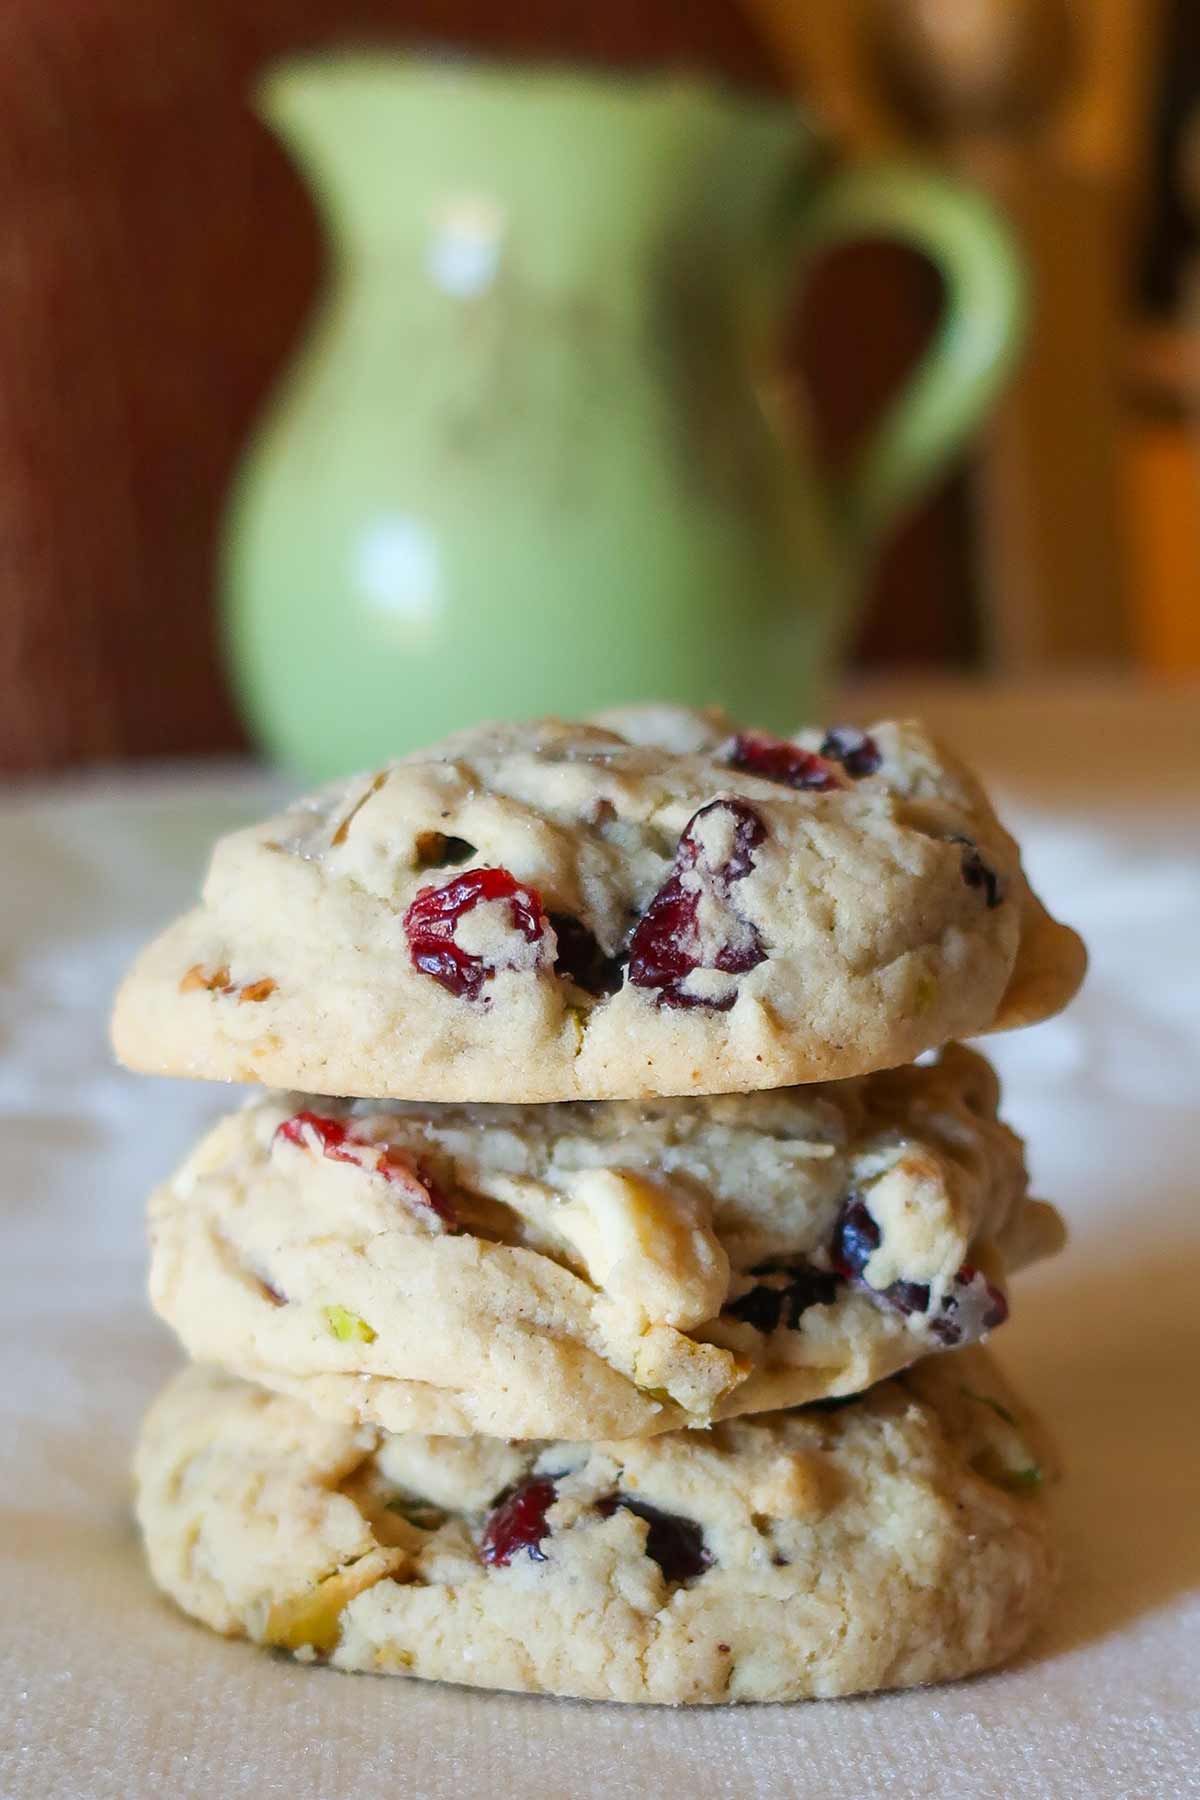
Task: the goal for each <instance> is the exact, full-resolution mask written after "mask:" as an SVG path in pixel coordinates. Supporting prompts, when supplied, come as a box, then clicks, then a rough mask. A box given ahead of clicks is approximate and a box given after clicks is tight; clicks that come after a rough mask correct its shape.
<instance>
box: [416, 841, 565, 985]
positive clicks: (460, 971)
mask: <svg viewBox="0 0 1200 1800" xmlns="http://www.w3.org/2000/svg"><path fill="white" fill-rule="evenodd" d="M485 900H506V901H507V902H508V908H509V914H510V917H511V919H512V924H513V929H514V930H515V931H519V932H520V933H521V936H522V937H523V938H524V939H525V942H526V943H527V944H536V943H538V942H539V941H540V939H541V937H542V934H543V932H544V931H545V928H546V916H545V913H544V912H543V911H542V902H541V897H540V895H539V894H538V893H537V891H536V889H534V888H531V887H525V886H522V884H521V883H520V882H519V881H517V879H516V877H515V876H513V875H510V874H509V872H508V870H507V869H469V870H468V871H467V873H466V874H465V875H459V876H457V877H456V879H455V880H453V881H448V882H447V883H446V884H445V886H444V887H427V888H422V889H421V891H420V893H419V894H418V895H417V896H416V899H415V900H414V901H413V902H412V904H411V906H410V907H409V909H408V911H407V912H406V913H405V915H404V930H405V933H406V935H407V937H408V944H409V951H410V954H411V956H412V961H413V967H414V968H415V969H419V970H420V971H421V973H422V974H423V975H432V977H433V979H434V980H435V981H436V982H439V983H440V985H441V986H442V987H444V988H447V989H448V990H449V992H450V993H452V994H457V995H459V996H461V997H463V998H465V999H467V1000H477V999H478V998H479V994H480V991H481V989H482V987H483V984H484V982H485V981H490V980H491V978H492V976H493V975H494V974H495V973H496V967H497V965H495V964H488V963H486V962H485V961H484V960H483V958H482V956H475V955H472V954H471V952H470V951H467V950H463V949H460V947H459V946H458V944H456V943H455V941H454V933H455V929H456V928H457V925H458V921H459V920H460V919H461V918H462V916H463V914H464V913H469V912H471V911H472V910H473V908H475V907H476V906H478V905H479V904H480V902H481V901H485Z"/></svg>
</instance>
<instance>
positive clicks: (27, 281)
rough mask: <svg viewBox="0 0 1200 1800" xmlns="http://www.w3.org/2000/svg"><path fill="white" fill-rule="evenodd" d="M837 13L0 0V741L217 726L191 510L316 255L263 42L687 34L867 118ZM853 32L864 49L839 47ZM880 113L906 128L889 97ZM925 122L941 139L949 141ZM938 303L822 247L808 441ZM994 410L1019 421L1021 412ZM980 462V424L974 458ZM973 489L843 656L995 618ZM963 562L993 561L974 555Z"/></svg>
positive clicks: (425, 0) (704, 53)
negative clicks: (267, 107)
mask: <svg viewBox="0 0 1200 1800" xmlns="http://www.w3.org/2000/svg"><path fill="white" fill-rule="evenodd" d="M1146 3H1147V4H1149V0H1146ZM847 4H848V0H847ZM1141 4H1142V0H1138V5H1139V6H1140V5H1141ZM986 10H987V9H986V8H985V11H986ZM860 11H861V9H860ZM797 21H800V23H801V25H803V24H804V21H807V22H808V24H809V25H810V26H811V25H813V24H814V22H816V23H817V24H819V25H821V26H822V27H823V28H824V35H823V37H822V33H821V31H818V32H817V33H816V36H815V37H814V36H813V34H812V32H811V31H806V30H805V29H794V27H795V26H796V22H797ZM860 26H861V17H860V14H859V13H852V12H849V11H847V8H846V5H844V4H843V0H829V5H828V6H827V7H825V8H822V7H816V8H814V7H808V8H804V9H800V8H798V7H796V6H794V5H793V4H792V3H791V0H787V3H786V4H785V3H784V0H778V4H774V3H773V0H753V3H751V0H747V4H746V5H745V7H743V8H739V7H737V6H735V5H733V4H731V3H729V0H608V3H607V4H606V5H605V6H604V7H603V8H592V9H588V8H581V7H578V6H574V5H571V4H568V0H558V3H555V0H529V3H527V4H526V5H525V6H524V7H523V8H521V9H519V10H518V9H501V8H499V7H498V6H496V5H495V4H494V0H257V3H256V4H255V5H254V6H253V7H247V6H246V5H245V4H244V0H194V3H193V4H192V5H190V6H187V7H181V6H178V5H175V4H172V3H171V0H54V4H53V5H49V4H47V3H46V0H7V4H6V6H5V7H4V8H3V9H0V596H2V598H0V625H2V629H0V770H10V771H12V770H22V769H35V768H51V767H59V766H63V765H66V764H70V763H74V762H80V761H88V760H95V759H108V758H117V757H123V756H130V755H148V754H156V753H187V752H191V751H195V750H205V749H212V748H220V747H224V746H229V745H233V744H237V743H238V742H240V741H241V740H240V734H239V728H238V725H237V723H236V721H235V719H234V717H233V715H232V712H231V710H230V707H229V704H228V701H227V699H226V697H225V694H224V690H223V686H222V682H221V677H220V672H219V668H218V662H217V655H216V649H215V643H214V624H213V607H212V580H213V550H214V542H215V532H216V526H217V521H218V517H219V510H220V503H221V497H222V494H223V491H224V488H225V484H226V481H227V479H228V476H229V473H230V470H231V468H232V466H233V464H234V462H235V461H236V457H237V453H238V449H239V446H240V444H241V442H242V440H243V437H244V434H245V432H246V430H247V427H248V425H249V422H250V420H251V419H252V417H253V415H254V413H255V410H256V409H257V407H258V405H259V404H260V402H261V400H262V398H263V395H264V392H265V390H266V388H267V386H268V384H269V382H270V380H271V377H272V375H273V373H274V372H275V371H276V369H277V368H278V367H279V366H280V365H281V364H282V362H283V361H284V360H285V359H286V356H287V353H288V350H289V347H290V345H291V342H292V339H293V336H294V334H295V332H296V329H297V327H298V325H299V322H300V320H301V319H302V318H303V316H304V313H305V311H306V309H307V307H308V305H309V303H310V300H311V297H312V293H313V290H314V283H315V281H316V279H317V277H318V272H319V264H320V249H319V244H318V241H317V237H316V233H315V230H314V225H313V221H312V217H311V215H310V212H309V208H308V205H307V202H306V200H305V198H304V195H303V192H302V190H301V188H300V186H299V183H298V182H297V180H296V178H295V177H294V175H293V173H292V171H291V169H290V167H289V166H288V165H287V163H286V162H285V160H284V158H283V156H282V153H281V152H279V151H278V150H277V149H276V148H275V147H274V145H273V144H272V142H271V141H270V140H269V139H268V137H267V136H266V134H265V133H264V132H262V131H261V130H260V129H259V127H258V126H257V125H256V124H255V122H254V121H253V120H252V118H251V117H250V115H249V113H248V112H247V110H246V108H245V104H244V96H245V94H246V92H247V90H248V88H249V86H250V84H251V82H252V80H253V77H254V75H255V73H256V71H257V70H258V69H259V68H261V67H262V66H263V65H264V64H265V63H267V62H268V61H269V60H270V59H271V58H273V57H274V56H276V55H277V54H279V53H281V52H283V51H285V50H290V49H294V48H298V47H302V46H312V45H319V44H322V43H328V42H334V41H344V40H345V39H347V38H366V39H371V40H376V41H378V40H381V39H382V40H384V41H399V42H405V43H409V42H413V41H425V42H432V43H454V44H461V45H466V46H473V47H479V48H483V49H502V50H504V51H506V52H508V53H510V54H517V55H537V56H543V57H544V56H558V57H563V56H572V57H583V58H587V59H589V60H593V61H596V62H601V63H610V64H616V65H625V64H629V63H645V62H658V61H683V62H685V63H688V64H690V65H693V66H699V67H701V68H705V69H711V70H713V71H716V72H721V73H724V74H725V75H727V76H729V77H730V78H732V79H734V80H735V81H738V82H741V83H746V84H751V85H757V86H762V87H766V88H775V89H778V88H780V87H783V86H785V85H787V84H788V83H789V82H791V83H798V84H799V85H800V86H801V88H802V89H804V90H805V91H806V94H807V96H808V98H809V99H810V100H811V101H812V102H813V103H815V104H816V105H817V106H818V107H819V108H820V107H822V106H823V108H824V110H825V111H827V112H828V111H833V112H834V113H835V114H836V113H837V110H838V104H839V103H840V104H841V107H842V111H843V113H844V114H845V115H846V116H843V117H840V118H838V119H837V120H836V122H837V123H838V124H839V125H840V126H841V127H842V129H843V130H844V131H845V132H846V134H847V135H848V136H849V137H850V138H851V140H852V141H853V140H856V139H861V141H862V143H863V145H864V146H865V147H870V145H869V140H870V138H871V131H870V130H866V131H864V130H863V127H862V123H861V121H862V119H863V118H867V117H870V116H872V108H874V109H875V112H874V116H876V117H877V118H883V117H884V116H885V115H889V109H892V111H895V110H896V102H895V97H894V95H893V96H892V98H891V99H889V98H887V96H886V93H885V92H884V90H885V89H886V86H887V80H888V79H889V78H887V77H884V78H882V79H883V82H884V87H883V88H882V89H881V88H880V86H879V83H880V80H881V77H880V74H879V70H878V68H876V67H875V65H874V63H873V62H872V58H871V55H866V57H865V60H864V53H863V51H862V43H863V39H862V35H861V30H860ZM818 39H820V41H817V40H818ZM853 45H858V46H859V48H858V50H856V51H854V58H856V59H857V60H854V64H853V68H847V70H844V71H843V72H842V73H840V74H839V73H838V70H837V66H836V64H837V57H838V56H839V55H843V56H849V55H850V54H851V47H852V46H853ZM831 58H832V61H831V60H830V59H831ZM822 59H824V60H822ZM893 60H894V59H893ZM872 94H874V95H875V98H874V99H872V98H871V96H872ZM856 108H857V109H858V112H857V115H856V113H855V109H856ZM864 109H865V110H864ZM902 111H903V108H902V107H901V108H900V109H899V112H902ZM889 116H890V115H889ZM897 116H899V113H897ZM856 117H857V119H858V121H859V123H858V124H856V123H855V118H856ZM889 134H890V135H891V136H892V137H893V138H898V139H901V140H903V141H909V140H914V141H915V138H914V131H913V129H912V128H911V120H910V121H908V122H906V123H904V124H903V125H894V126H891V127H889ZM961 136H962V133H961V132H960V133H959V137H960V138H961ZM967 136H968V137H969V136H970V133H969V132H968V133H967ZM969 147H970V146H968V148H969ZM934 148H935V150H936V151H937V153H939V154H944V155H946V156H947V157H948V158H949V159H950V160H953V159H954V157H955V156H957V155H959V154H960V152H961V150H962V145H961V143H958V142H957V141H956V142H955V143H954V144H949V145H947V144H945V143H942V144H936V145H934ZM975 166H978V158H977V157H976V158H975ZM1021 180H1022V181H1024V182H1025V186H1026V187H1027V185H1028V183H1027V180H1025V177H1022V178H1021ZM1017 185H1018V186H1020V185H1021V183H1020V182H1018V184H1017ZM881 284H882V285H883V287H885V288H886V291H887V292H888V294H889V301H890V304H889V306H888V307H887V308H886V309H881V308H880V307H879V306H878V294H879V292H880V288H881ZM936 306H937V292H936V284H935V282H934V279H933V277H932V275H931V274H930V273H929V271H928V270H926V269H925V268H923V267H922V266H921V265H920V264H919V263H916V262H915V261H914V260H912V259H910V258H908V257H907V256H905V255H904V254H902V253H900V252H895V251H890V250H887V249H885V248H882V247H879V246H874V247H872V246H865V247H864V248H863V249H862V250H856V251H853V252H847V253H845V254H844V255H843V256H842V257H840V258H839V259H837V262H836V263H835V264H834V265H833V266H831V267H830V268H829V269H828V270H826V271H825V272H824V273H823V274H822V276H821V277H820V279H819V281H818V283H817V287H816V290H815V292H814V293H813V294H812V296H811V297H810V301H809V304H808V305H806V307H805V309H804V311H803V314H802V315H801V316H798V317H797V318H796V320H795V321H794V328H793V330H792V332H791V333H790V336H789V353H790V354H791V355H792V356H793V357H794V358H795V360H796V362H797V363H798V364H800V363H803V364H804V366H805V367H806V369H807V370H808V372H809V374H810V377H811V379H812V380H813V382H814V384H815V386H816V388H817V390H818V399H819V402H820V416H821V420H822V426H823V431H824V435H825V439H826V442H827V445H828V447H829V450H830V453H831V454H832V455H834V456H836V455H837V454H838V453H839V451H840V450H841V449H843V448H844V446H845V445H846V444H847V443H848V442H849V441H850V439H851V438H852V436H853V433H854V431H855V430H856V429H857V428H858V426H859V425H860V424H861V423H862V422H863V421H864V420H865V418H866V417H868V416H869V415H870V413H871V411H872V410H873V408H874V407H875V406H877V405H878V402H879V400H880V398H881V396H882V395H883V393H884V392H885V391H886V390H887V387H888V385H889V383H891V382H892V381H894V380H895V379H896V377H897V376H898V374H899V373H900V371H901V370H902V369H903V367H904V366H905V364H906V362H907V360H908V359H909V358H910V357H911V355H912V354H913V353H914V352H915V350H916V348H917V347H918V346H919V345H920V343H921V342H922V341H923V338H924V335H925V333H926V332H927V331H928V329H929V327H930V324H931V321H932V320H933V318H934V317H935V314H936ZM1033 429H1034V435H1035V436H1036V430H1037V428H1036V426H1035V427H1034V428H1033ZM1092 429H1093V426H1092V425H1089V430H1092ZM1010 430H1013V431H1016V436H1017V439H1018V440H1019V439H1020V437H1021V431H1022V430H1023V431H1024V432H1025V434H1026V437H1028V435H1029V431H1030V427H1029V423H1028V421H1026V422H1025V423H1024V425H1022V426H1021V427H1020V429H1018V428H1017V426H1016V425H1015V424H1014V425H1012V426H1010ZM1016 454H1017V453H1016V452H1013V453H1012V454H1010V457H1009V464H1008V467H1009V471H1010V475H1009V479H1010V480H1011V479H1012V475H1011V471H1012V468H1013V467H1015V466H1016V464H1015V463H1014V462H1013V455H1016ZM987 466H988V465H987V462H986V459H985V462H984V464H983V465H982V467H983V468H984V469H985V471H986V468H987ZM1004 466H1005V465H1004V463H1003V458H1001V459H1000V461H999V462H997V461H996V458H995V456H993V458H992V468H993V476H992V478H993V480H1000V479H1001V476H998V475H996V474H995V470H996V468H999V469H1000V470H1001V471H1003V468H1004ZM981 508H982V514H983V516H984V520H985V527H986V519H987V517H988V516H992V515H994V512H995V496H994V495H992V496H990V497H989V495H988V493H987V489H986V479H984V478H983V477H981V475H980V468H979V467H977V468H976V470H975V473H974V475H973V477H972V478H971V480H970V482H968V480H967V478H966V477H965V476H964V475H963V474H962V473H960V474H958V475H957V476H956V477H954V478H953V479H952V480H951V481H949V482H948V483H947V484H946V485H945V487H944V489H943V491H942V493H941V494H940V495H938V496H937V497H935V499H934V500H933V501H932V502H931V503H930V505H929V506H928V507H926V508H925V509H924V511H923V512H922V514H921V516H920V517H919V518H917V519H916V520H914V521H913V523H912V524H911V525H910V526H909V527H908V528H907V529H906V530H905V531H904V532H903V533H902V534H901V535H900V537H899V538H898V540H897V542H896V544H895V545H893V546H892V548H891V550H890V552H889V555H888V557H887V559H886V564H885V567H884V569H883V570H882V571H881V575H880V579H879V581H878V583H877V587H876V592H875V595H874V597H873V602H872V607H871V616H870V618H869V620H868V621H867V624H866V627H865V631H864V640H863V654H864V656H865V657H866V659H867V660H874V661H880V660H894V659H896V658H898V657H909V658H914V657H915V658H919V659H922V660H926V661H928V660H935V661H936V660H941V661H949V662H952V663H958V664H962V663H964V662H967V661H969V660H971V659H972V657H973V656H975V655H976V654H977V652H978V651H979V650H980V648H981V647H983V648H987V647H988V644H989V642H990V636H994V630H993V627H992V626H991V625H989V623H988V620H989V618H990V617H991V616H992V611H993V610H994V609H992V608H991V603H990V601H989V599H988V596H987V594H986V592H985V591H983V589H981V595H982V598H981V599H980V598H979V597H978V596H976V601H977V603H976V604H975V605H972V604H970V602H971V598H972V582H973V580H974V576H973V573H972V571H973V568H974V569H975V574H976V575H978V568H977V567H976V564H977V563H978V552H977V549H976V548H973V546H976V545H977V544H978V543H979V542H981V541H982V542H986V536H987V532H986V529H985V530H984V531H983V532H982V533H981V532H980V531H979V530H978V529H976V528H975V526H974V525H973V524H972V518H973V516H974V517H978V516H980V511H981ZM989 509H990V511H989ZM1026 511H1027V523H1028V529H1029V531H1030V532H1032V533H1033V535H1034V537H1035V538H1036V535H1037V532H1038V531H1042V532H1043V533H1045V530H1046V527H1045V525H1044V523H1041V522H1040V520H1041V517H1042V515H1038V514H1037V511H1036V508H1034V509H1033V510H1030V509H1029V507H1028V505H1027V508H1026ZM1050 524H1051V527H1052V526H1053V520H1051V521H1050ZM1050 538H1051V541H1053V538H1054V532H1053V530H1052V529H1051V531H1050ZM1043 549H1044V546H1043ZM984 562H985V563H986V564H987V565H988V567H993V566H994V565H995V556H994V555H993V556H991V557H988V556H985V558H984ZM1029 566H1032V565H1029ZM980 579H981V580H983V581H984V587H986V579H987V573H986V569H985V571H984V576H983V577H980ZM1118 635H1119V631H1118ZM1114 642H1115V638H1114ZM993 647H994V646H993Z"/></svg>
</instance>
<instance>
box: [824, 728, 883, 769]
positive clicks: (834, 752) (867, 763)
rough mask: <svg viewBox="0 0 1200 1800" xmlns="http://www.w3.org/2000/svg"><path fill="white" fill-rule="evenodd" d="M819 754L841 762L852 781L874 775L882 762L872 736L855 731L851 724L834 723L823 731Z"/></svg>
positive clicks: (880, 754) (877, 746)
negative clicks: (823, 737)
mask: <svg viewBox="0 0 1200 1800" xmlns="http://www.w3.org/2000/svg"><path fill="white" fill-rule="evenodd" d="M821 755H822V756H828V757H830V758H831V759H832V760H833V761H834V762H839V763H841V765H842V767H843V769H845V771H846V773H847V775H849V777H850V779H851V780H852V781H861V780H862V779H863V777H864V776H866V775H874V774H875V773H876V772H877V771H878V770H879V768H880V767H881V765H882V763H883V755H882V753H881V751H880V748H879V745H878V744H877V743H876V742H875V739H874V738H873V737H869V736H868V735H867V733H866V732H865V731H856V730H855V729H854V727H853V725H835V726H834V727H833V728H832V730H830V731H827V732H826V733H825V740H824V742H823V743H822V745H821Z"/></svg>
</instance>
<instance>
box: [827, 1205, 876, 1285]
mask: <svg viewBox="0 0 1200 1800" xmlns="http://www.w3.org/2000/svg"><path fill="white" fill-rule="evenodd" d="M882 1236H883V1233H882V1232H881V1231H880V1229H879V1226H878V1223H877V1222H876V1220H875V1219H874V1218H872V1216H871V1214H870V1212H869V1211H868V1210H867V1207H866V1204H865V1203H864V1201H862V1200H861V1199H859V1197H858V1196H857V1195H856V1194H851V1196H850V1198H849V1199H848V1200H846V1201H845V1202H844V1203H843V1205H842V1210H841V1212H840V1213H839V1214H838V1221H837V1225H836V1226H835V1227H834V1233H833V1266H834V1268H835V1269H836V1270H837V1272H838V1274H839V1275H842V1276H844V1277H845V1279H846V1280H847V1281H854V1280H856V1279H857V1278H858V1277H859V1276H860V1275H861V1274H862V1272H863V1269H864V1268H865V1267H866V1265H867V1263H868V1262H869V1261H870V1259H871V1254H872V1252H873V1251H875V1250H878V1248H879V1242H880V1239H881V1237H882Z"/></svg>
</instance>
